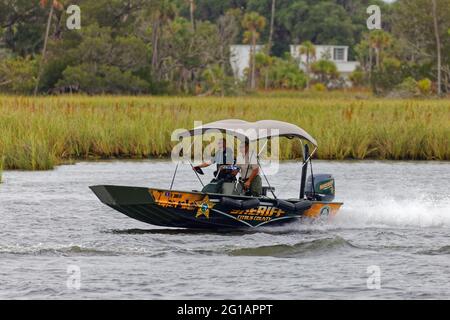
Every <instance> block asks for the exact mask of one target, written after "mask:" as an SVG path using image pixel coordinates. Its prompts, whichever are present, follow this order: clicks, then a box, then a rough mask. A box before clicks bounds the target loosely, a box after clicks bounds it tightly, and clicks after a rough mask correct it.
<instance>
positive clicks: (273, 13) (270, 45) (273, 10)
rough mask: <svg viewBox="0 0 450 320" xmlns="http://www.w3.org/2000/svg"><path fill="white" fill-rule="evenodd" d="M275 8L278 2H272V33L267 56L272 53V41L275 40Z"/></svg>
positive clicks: (274, 0) (270, 32)
mask: <svg viewBox="0 0 450 320" xmlns="http://www.w3.org/2000/svg"><path fill="white" fill-rule="evenodd" d="M275 6H276V0H272V11H271V14H270V31H269V41H268V42H267V54H268V55H270V52H271V50H272V45H273V43H272V40H273V31H274V25H275Z"/></svg>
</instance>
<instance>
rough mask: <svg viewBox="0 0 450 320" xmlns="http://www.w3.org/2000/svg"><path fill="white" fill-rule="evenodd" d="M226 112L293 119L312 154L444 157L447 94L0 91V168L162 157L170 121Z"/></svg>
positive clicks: (289, 152)
mask: <svg viewBox="0 0 450 320" xmlns="http://www.w3.org/2000/svg"><path fill="white" fill-rule="evenodd" d="M227 118H239V119H244V120H249V121H256V120H262V119H275V120H282V121H288V122H291V123H295V124H297V125H299V126H301V127H303V128H304V129H305V130H306V131H308V132H309V133H310V134H311V135H312V136H314V137H315V138H316V140H317V141H318V143H319V150H318V153H317V157H318V158H320V159H339V160H342V159H393V160H400V159H411V160H419V159H420V160H450V146H449V138H448V137H450V123H449V119H450V101H449V100H387V99H375V98H371V97H368V96H367V97H366V98H364V99H356V98H355V96H354V95H351V94H348V95H345V94H339V95H331V96H327V95H323V94H320V95H318V96H317V97H312V96H310V95H308V96H305V97H298V96H289V95H288V94H286V96H285V95H281V96H280V95H271V94H267V95H262V96H258V95H257V96H252V97H233V98H213V97H203V98H198V97H182V98H181V97H126V96H120V97H112V96H96V97H86V96H59V97H38V98H33V97H16V96H12V97H7V96H4V97H0V168H1V166H3V168H4V169H25V170H45V169H50V168H53V167H54V166H55V165H57V164H59V163H61V162H67V161H74V160H78V159H110V158H137V159H139V158H148V157H167V156H169V155H170V152H171V149H172V146H173V145H174V143H175V142H172V141H171V140H170V137H171V133H172V131H173V130H174V129H177V128H191V127H192V126H193V123H194V120H200V121H203V122H204V123H206V122H209V121H215V120H219V119H227ZM281 154H282V156H283V158H284V159H293V158H298V157H299V156H300V148H299V146H298V144H296V143H295V142H293V141H287V142H286V143H283V144H282V149H281ZM2 155H3V156H2ZM2 157H3V163H2V161H1V159H2ZM0 171H1V170H0Z"/></svg>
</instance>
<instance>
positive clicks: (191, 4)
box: [189, 0, 195, 31]
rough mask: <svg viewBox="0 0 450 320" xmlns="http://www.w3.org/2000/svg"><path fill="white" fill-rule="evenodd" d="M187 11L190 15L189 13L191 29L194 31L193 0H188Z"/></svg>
mask: <svg viewBox="0 0 450 320" xmlns="http://www.w3.org/2000/svg"><path fill="white" fill-rule="evenodd" d="M189 12H190V15H191V24H192V30H194V31H195V17H194V12H195V0H189Z"/></svg>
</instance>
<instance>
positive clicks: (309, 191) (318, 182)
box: [305, 174, 335, 201]
mask: <svg viewBox="0 0 450 320" xmlns="http://www.w3.org/2000/svg"><path fill="white" fill-rule="evenodd" d="M305 194H306V197H307V198H308V199H311V200H317V201H333V200H334V194H335V185H334V178H333V176H332V175H331V174H315V175H314V185H313V177H312V176H311V175H310V176H308V180H307V181H306V187H305Z"/></svg>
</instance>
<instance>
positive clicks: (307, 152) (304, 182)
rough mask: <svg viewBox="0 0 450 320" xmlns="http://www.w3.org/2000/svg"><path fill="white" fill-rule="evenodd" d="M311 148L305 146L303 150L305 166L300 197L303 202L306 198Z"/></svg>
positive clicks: (303, 166) (303, 167)
mask: <svg viewBox="0 0 450 320" xmlns="http://www.w3.org/2000/svg"><path fill="white" fill-rule="evenodd" d="M309 157H310V156H309V146H308V144H305V147H304V149H303V165H302V176H301V179H300V195H299V197H298V198H299V199H300V200H302V199H303V198H304V197H305V184H306V173H307V172H308V159H309Z"/></svg>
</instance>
